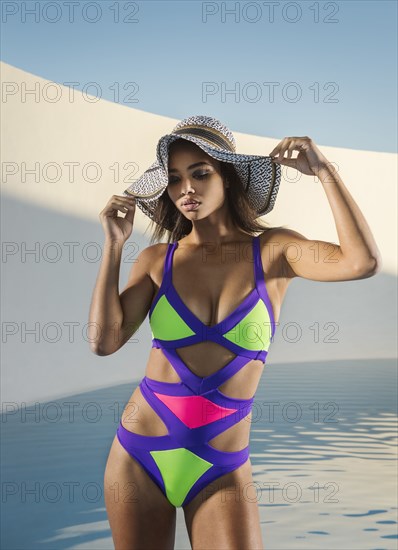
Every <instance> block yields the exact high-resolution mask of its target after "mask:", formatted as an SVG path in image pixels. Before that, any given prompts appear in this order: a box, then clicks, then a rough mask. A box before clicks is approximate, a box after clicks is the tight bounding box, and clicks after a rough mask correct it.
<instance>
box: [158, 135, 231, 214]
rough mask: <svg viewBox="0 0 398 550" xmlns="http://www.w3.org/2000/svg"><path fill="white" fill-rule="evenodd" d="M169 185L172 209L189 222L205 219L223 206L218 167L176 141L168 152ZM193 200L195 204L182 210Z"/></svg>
mask: <svg viewBox="0 0 398 550" xmlns="http://www.w3.org/2000/svg"><path fill="white" fill-rule="evenodd" d="M168 171H169V183H168V186H167V192H168V194H169V197H170V199H171V200H172V201H173V203H174V204H175V206H176V208H177V209H178V210H179V211H180V212H182V213H183V214H184V216H185V217H186V218H188V219H189V220H191V221H192V222H193V221H196V220H201V219H203V218H206V217H207V216H209V215H210V214H212V213H213V212H215V211H217V210H219V209H220V208H221V207H222V206H223V205H224V203H225V184H224V182H223V179H222V177H221V173H220V163H219V161H218V160H216V159H213V158H212V157H210V156H209V155H207V154H206V153H205V152H204V151H202V149H201V148H200V147H198V146H197V145H195V144H194V143H192V142H189V141H186V140H185V141H183V140H177V141H175V142H173V143H172V144H171V145H170V149H169V166H168ZM187 199H189V200H194V201H196V202H197V203H198V204H197V205H196V206H195V207H194V208H193V209H192V207H185V206H183V202H184V201H186V200H187Z"/></svg>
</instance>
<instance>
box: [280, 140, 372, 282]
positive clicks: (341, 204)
mask: <svg viewBox="0 0 398 550" xmlns="http://www.w3.org/2000/svg"><path fill="white" fill-rule="evenodd" d="M286 151H287V158H285V157H284V154H285V152H286ZM293 151H298V156H297V158H295V159H293V158H291V156H292V152H293ZM276 155H278V156H276ZM270 156H271V157H274V158H273V161H274V162H277V163H280V164H283V165H286V166H291V167H293V168H296V169H297V170H299V171H300V172H302V173H303V174H306V175H315V176H317V177H318V178H319V180H320V181H321V183H322V186H323V188H324V190H325V193H326V196H327V198H328V200H329V203H330V207H331V209H332V213H333V216H334V220H335V224H336V229H337V233H338V237H339V242H340V247H339V248H340V251H339V252H340V254H341V256H342V258H341V259H344V260H346V261H347V262H348V263H349V264H350V265H352V266H354V267H355V270H356V271H357V272H363V273H376V272H377V271H379V270H380V268H381V265H382V260H381V254H380V251H379V249H378V247H377V244H376V242H375V240H374V238H373V235H372V232H371V230H370V228H369V225H368V223H367V221H366V219H365V217H364V215H363V214H362V212H361V210H360V209H359V207H358V205H357V204H356V202H355V201H354V199H353V197H352V196H351V194H350V193H349V191H348V189H347V188H346V186H345V185H344V183H343V181H342V179H341V178H340V176H339V175H338V173H337V171H336V169H335V168H334V167H333V165H332V164H331V163H330V162H329V161H328V160H327V159H326V157H325V156H324V155H323V154H322V153H321V151H320V150H319V149H318V147H317V146H316V145H315V143H314V142H313V140H312V139H311V138H309V137H308V136H304V137H287V138H285V139H283V140H282V141H281V142H280V143H279V144H278V145H277V146H276V147H275V148H274V149H273V151H271V153H270Z"/></svg>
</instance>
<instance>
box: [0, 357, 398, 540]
mask: <svg viewBox="0 0 398 550" xmlns="http://www.w3.org/2000/svg"><path fill="white" fill-rule="evenodd" d="M138 383H139V380H136V381H133V382H132V383H131V384H128V385H119V386H115V387H111V388H107V389H103V390H97V391H92V392H87V393H82V394H78V395H73V396H71V397H70V398H67V399H58V400H55V401H53V402H48V403H38V404H37V406H36V408H35V409H34V408H32V407H31V408H30V412H28V411H25V412H26V413H27V414H25V413H24V411H23V410H18V411H17V412H13V413H12V414H11V413H10V414H6V413H4V414H3V415H2V423H1V429H2V493H3V494H2V517H1V519H2V534H1V548H2V549H4V550H13V549H18V550H25V549H26V550H35V549H41V550H47V549H48V550H50V549H51V550H57V549H66V548H67V549H71V548H73V549H75V548H92V549H95V550H98V549H99V548H110V549H112V548H113V543H112V539H111V532H110V529H109V524H108V522H107V516H106V511H105V505H104V499H103V473H104V469H105V464H106V459H107V456H108V452H109V448H110V445H111V443H112V440H113V437H114V435H115V432H116V428H117V423H118V421H119V418H120V414H121V411H122V409H123V407H124V405H125V403H126V402H127V400H128V398H129V397H130V395H131V392H132V391H133V389H134V388H135V387H136V385H137V384H138ZM396 388H397V370H396V361H394V360H380V361H346V362H344V361H340V362H329V363H314V364H300V363H297V364H295V365H277V364H275V365H267V366H266V368H265V371H264V374H263V377H262V379H261V382H260V385H259V388H258V392H257V395H256V398H255V402H254V408H253V420H252V428H251V439H250V449H251V462H252V466H253V480H254V481H255V482H256V483H257V484H258V486H259V487H260V491H259V498H258V505H259V510H260V516H261V525H262V528H263V539H264V542H265V547H266V548H267V550H270V549H283V550H286V549H287V548H289V549H295V548H305V549H310V548H317V549H318V548H325V549H326V548H327V549H329V550H331V549H334V548H336V549H337V548H339V550H340V549H341V548H350V549H351V548H360V549H362V550H364V549H367V548H369V549H374V550H375V549H386V550H390V549H391V550H392V549H395V548H396V547H397V500H396V499H397V496H396V481H397V480H396V473H395V474H394V472H396V427H397V424H396V417H397V392H396ZM271 403H272V404H273V405H272V406H271ZM270 410H273V411H274V414H273V415H272V414H270V412H269V411H270ZM375 473H377V475H375ZM394 475H395V479H394V478H393V477H391V476H394ZM356 476H357V477H356ZM325 480H326V481H328V482H329V483H330V484H331V486H330V487H329V489H327V490H325V489H324V487H323V482H324V481H325ZM270 483H271V485H273V487H274V489H273V490H272V489H270V486H271V485H270ZM287 484H288V485H289V490H287ZM72 487H73V488H74V490H72ZM292 488H293V492H291V491H290V490H291V489H292ZM295 488H298V489H299V490H300V491H301V495H300V498H299V499H297V498H295V495H294V489H295ZM32 489H35V491H33V492H32ZM285 489H286V491H285ZM343 540H344V544H343V543H342V541H343ZM176 548H180V549H183V548H184V549H185V548H189V543H188V538H187V536H186V533H185V526H184V525H183V524H182V523H181V521H180V520H179V524H178V536H177V538H176Z"/></svg>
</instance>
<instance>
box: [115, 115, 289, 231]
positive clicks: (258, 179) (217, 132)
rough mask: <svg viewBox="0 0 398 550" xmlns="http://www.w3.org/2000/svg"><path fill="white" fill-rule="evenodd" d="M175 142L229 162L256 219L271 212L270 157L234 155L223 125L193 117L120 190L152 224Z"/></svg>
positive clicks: (273, 179) (273, 175) (276, 177)
mask: <svg viewBox="0 0 398 550" xmlns="http://www.w3.org/2000/svg"><path fill="white" fill-rule="evenodd" d="M177 139H185V140H188V141H191V142H193V143H195V144H196V145H198V146H199V147H200V148H201V149H202V150H203V151H204V152H205V153H207V154H208V155H210V156H211V157H213V158H214V159H216V160H218V161H222V162H229V163H231V164H232V165H233V166H234V167H235V170H236V172H237V174H238V176H239V178H240V180H241V181H242V184H243V188H244V190H245V192H246V194H247V197H248V201H249V203H250V205H251V207H252V208H253V209H254V211H255V212H256V213H257V217H258V216H261V215H264V214H267V213H268V212H270V211H271V210H272V209H273V207H274V204H275V200H276V196H277V194H278V190H279V185H280V181H281V167H280V165H279V164H276V163H273V162H272V160H271V157H270V156H260V155H244V154H239V153H236V143H235V138H234V136H233V134H232V132H231V131H230V130H229V129H228V128H227V127H226V126H225V125H224V124H222V123H221V122H220V121H219V120H217V119H215V118H213V117H210V116H205V115H195V116H191V117H188V118H185V119H184V120H181V122H179V123H178V124H177V126H175V128H173V130H172V132H171V134H166V135H164V136H162V137H161V138H160V139H159V141H158V143H157V146H156V160H155V162H154V163H153V164H151V166H150V167H149V168H148V169H147V170H146V171H145V172H144V173H143V174H142V176H141V177H140V178H139V179H138V180H137V181H135V182H134V183H132V184H131V185H130V187H128V188H127V189H125V191H123V195H125V196H134V197H135V199H136V203H137V206H138V207H139V208H140V210H141V211H142V212H143V213H144V214H146V215H147V216H148V217H149V218H151V219H152V220H153V221H155V222H157V220H156V210H157V207H158V203H159V197H160V196H161V195H162V194H163V192H164V191H165V189H166V188H167V185H168V181H169V179H168V152H169V145H170V143H172V142H173V141H175V140H177ZM166 223H168V224H169V225H168V226H165V228H166V229H168V230H169V231H171V230H172V228H173V223H172V220H170V221H169V222H166Z"/></svg>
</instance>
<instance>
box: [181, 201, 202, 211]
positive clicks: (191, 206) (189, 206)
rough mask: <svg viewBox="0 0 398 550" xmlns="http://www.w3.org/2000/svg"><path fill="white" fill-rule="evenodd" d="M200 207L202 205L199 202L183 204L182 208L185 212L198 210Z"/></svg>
mask: <svg viewBox="0 0 398 550" xmlns="http://www.w3.org/2000/svg"><path fill="white" fill-rule="evenodd" d="M199 205H200V203H199V202H190V203H188V204H183V205H182V207H183V208H184V210H188V211H191V210H196V209H197V207H198V206H199Z"/></svg>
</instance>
